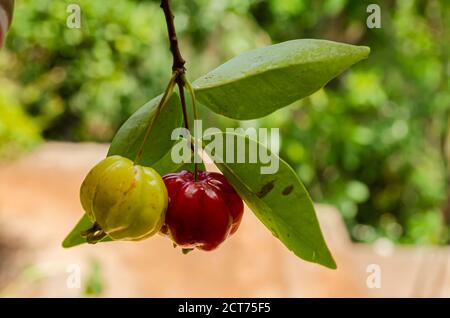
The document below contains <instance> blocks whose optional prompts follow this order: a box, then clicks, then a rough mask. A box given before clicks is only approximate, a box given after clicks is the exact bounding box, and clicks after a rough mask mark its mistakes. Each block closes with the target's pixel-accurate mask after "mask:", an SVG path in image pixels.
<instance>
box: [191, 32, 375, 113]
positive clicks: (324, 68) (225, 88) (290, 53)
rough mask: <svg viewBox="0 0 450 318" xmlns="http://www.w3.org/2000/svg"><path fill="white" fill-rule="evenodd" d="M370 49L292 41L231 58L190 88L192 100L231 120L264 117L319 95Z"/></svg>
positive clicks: (308, 40) (335, 43) (329, 42)
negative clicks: (331, 81)
mask: <svg viewBox="0 0 450 318" xmlns="http://www.w3.org/2000/svg"><path fill="white" fill-rule="evenodd" d="M369 52H370V48H368V47H365V46H354V45H349V44H344V43H337V42H331V41H326V40H313V39H303V40H293V41H288V42H283V43H279V44H275V45H271V46H268V47H264V48H260V49H256V50H253V51H249V52H246V53H243V54H241V55H238V56H236V57H234V58H233V59H231V60H229V61H228V62H226V63H225V64H222V65H221V66H219V67H218V68H216V69H215V70H213V71H211V72H209V73H208V74H206V75H204V76H203V77H201V78H199V79H197V80H196V81H195V82H194V83H193V87H194V89H195V94H196V97H197V99H198V100H199V101H200V102H201V103H202V104H204V105H205V106H207V107H209V108H210V109H211V110H213V111H214V112H216V113H218V114H221V115H224V116H227V117H230V118H234V119H240V120H245V119H254V118H259V117H263V116H266V115H268V114H270V113H272V112H274V111H275V110H277V109H279V108H282V107H284V106H287V105H289V104H291V103H293V102H295V101H297V100H299V99H301V98H304V97H306V96H308V95H311V94H312V93H314V92H315V91H317V90H319V89H320V88H321V87H323V86H324V85H325V84H326V83H328V82H329V81H330V80H331V79H333V78H334V77H336V76H337V75H339V74H340V73H341V72H342V71H344V70H345V69H347V68H348V67H350V66H351V65H353V64H355V63H357V62H358V61H360V60H362V59H364V58H366V57H367V56H368V55H369Z"/></svg>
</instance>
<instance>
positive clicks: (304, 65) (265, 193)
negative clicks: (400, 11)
mask: <svg viewBox="0 0 450 318" xmlns="http://www.w3.org/2000/svg"><path fill="white" fill-rule="evenodd" d="M369 51H370V50H369V48H367V47H357V46H352V45H348V44H341V43H336V42H330V41H324V40H293V41H288V42H283V43H280V44H276V45H272V46H268V47H264V48H261V49H257V50H252V51H249V52H246V53H244V54H241V55H239V56H237V57H235V58H233V59H231V60H230V61H228V62H226V63H225V64H222V65H221V66H219V67H218V68H216V69H214V70H213V71H211V72H209V73H208V74H206V75H204V76H202V77H200V78H199V79H198V80H196V81H195V82H194V83H193V88H194V90H195V95H196V96H197V98H198V100H199V101H200V102H201V103H203V104H204V105H205V106H206V107H208V108H209V109H211V110H213V111H214V112H215V113H218V114H222V115H224V116H226V117H229V118H232V119H255V118H260V117H264V116H266V115H267V114H270V113H272V112H274V111H276V110H277V109H280V108H283V107H285V106H287V105H289V104H291V103H292V102H294V101H296V100H299V99H301V98H304V97H306V96H308V95H310V94H312V93H314V92H315V91H317V90H318V89H320V88H321V87H322V86H324V85H325V84H326V83H328V82H329V81H330V80H331V79H332V78H334V77H335V76H337V75H339V74H340V73H341V72H342V71H343V70H345V69H346V68H348V67H350V66H351V65H353V64H354V63H356V62H358V61H360V60H362V59H364V58H365V57H367V55H368V54H369ZM161 98H163V97H162V96H158V97H156V98H154V99H152V100H151V101H150V102H149V103H148V104H146V105H145V106H143V107H142V108H141V109H139V110H138V111H137V112H136V113H135V114H134V115H132V116H131V117H130V118H129V119H128V120H127V121H126V122H125V124H124V125H123V126H122V127H121V128H120V130H119V131H118V133H117V135H116V136H115V137H114V139H113V141H112V143H111V147H110V150H109V153H108V154H109V155H121V156H124V157H128V158H130V159H134V158H135V157H136V153H137V152H138V151H139V148H140V144H141V143H142V142H143V141H144V140H145V138H144V135H145V133H146V131H147V127H151V128H152V130H151V132H150V138H149V140H148V141H147V143H146V144H145V146H144V154H143V156H142V157H141V160H140V161H139V163H141V164H143V165H145V166H151V167H153V168H154V169H155V170H157V171H158V172H159V173H160V174H161V175H164V174H166V173H169V172H174V171H176V170H177V169H178V168H179V167H177V166H176V165H175V164H174V162H173V161H172V158H171V156H170V155H169V154H170V149H171V147H172V146H173V145H174V143H175V141H173V140H172V139H171V133H172V131H173V130H174V129H175V128H178V127H180V126H181V124H182V116H183V115H182V111H181V104H180V99H179V97H178V95H176V94H173V95H170V98H169V99H168V101H167V103H165V104H162V105H163V106H162V110H161V113H160V112H159V109H160V108H159V107H161V106H160V100H161ZM163 100H165V99H163ZM150 123H154V125H153V124H152V126H148V125H150ZM227 134H228V133H227ZM227 134H225V133H223V132H222V133H218V134H215V135H213V136H210V138H207V139H206V140H210V142H211V143H212V142H214V140H215V139H216V138H220V140H224V139H225V138H227V137H231V138H233V139H234V140H235V142H234V145H233V147H234V148H233V149H232V150H231V149H226V147H228V145H229V144H228V143H223V147H224V149H221V150H222V151H218V150H217V149H215V150H214V151H215V155H216V156H217V155H218V154H219V153H221V154H222V156H223V155H224V154H227V158H228V155H229V154H230V153H232V154H234V156H236V155H237V154H238V152H242V151H246V152H247V153H246V154H245V157H244V158H249V157H250V156H249V153H248V152H250V151H251V149H255V147H254V146H257V148H256V149H258V148H263V147H264V146H263V145H261V144H257V142H256V141H254V140H252V139H249V138H248V137H246V136H243V135H237V134H231V135H229V136H226V135H227ZM196 137H198V136H196ZM206 144H208V142H206ZM242 144H244V145H246V146H244V147H239V148H238V145H242ZM253 145H254V146H253ZM207 149H208V147H205V150H206V151H207ZM216 150H217V151H216ZM260 152H261V150H260ZM271 156H272V157H273V159H274V160H277V161H280V159H279V158H278V157H277V156H276V155H275V154H273V153H271ZM233 162H234V163H233ZM216 164H217V166H218V167H219V169H220V170H221V171H222V173H223V174H224V175H225V176H226V177H227V179H228V181H229V182H230V183H231V184H232V185H233V186H234V188H235V189H236V191H237V192H238V193H239V195H240V196H241V197H242V198H243V199H244V201H245V202H246V203H247V205H248V206H249V207H250V209H251V210H252V211H253V212H254V213H255V214H256V216H257V217H258V218H259V219H260V220H261V222H263V223H264V225H266V227H267V228H268V229H269V230H270V231H271V232H272V233H273V235H274V236H275V237H277V238H279V239H280V240H281V241H282V242H283V243H284V245H285V246H286V247H287V248H289V249H290V250H292V251H293V252H294V253H295V254H296V255H297V256H299V257H301V258H303V259H305V260H308V261H311V262H315V263H319V264H322V265H324V266H327V267H331V268H336V264H335V262H334V260H333V257H332V256H331V254H330V252H329V250H328V248H327V246H326V243H325V241H324V239H323V236H322V233H321V231H320V227H319V223H318V221H317V218H316V215H315V211H314V207H313V204H312V201H311V199H310V197H309V194H308V192H307V191H306V190H305V188H304V186H303V184H302V182H301V181H300V179H299V178H298V176H297V175H296V174H295V172H294V171H293V170H292V168H291V167H290V166H289V165H288V164H287V163H286V162H284V161H282V160H281V162H280V164H279V169H278V171H276V172H275V173H273V174H267V175H264V174H261V171H260V169H261V165H262V163H261V162H260V161H259V162H257V163H251V162H248V161H247V162H245V163H237V160H235V159H234V158H233V160H231V162H230V160H229V159H228V160H225V158H224V157H222V158H219V161H218V162H216ZM87 226H89V227H90V226H92V224H89V222H88V219H87V217H86V216H84V217H83V218H82V220H81V221H80V222H79V223H78V224H77V225H76V227H75V228H74V229H73V230H72V232H71V233H69V235H68V237H67V238H66V239H65V241H64V242H63V246H65V247H71V246H74V245H78V244H80V243H85V241H86V240H85V238H83V237H82V236H81V235H80V233H81V232H82V231H84V230H86V227H87Z"/></svg>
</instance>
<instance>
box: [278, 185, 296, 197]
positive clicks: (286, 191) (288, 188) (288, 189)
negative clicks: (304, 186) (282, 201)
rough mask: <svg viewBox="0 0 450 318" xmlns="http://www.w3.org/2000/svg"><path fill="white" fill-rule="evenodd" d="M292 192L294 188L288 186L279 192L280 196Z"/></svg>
mask: <svg viewBox="0 0 450 318" xmlns="http://www.w3.org/2000/svg"><path fill="white" fill-rule="evenodd" d="M292 190H294V186H293V185H292V184H291V185H288V186H287V187H286V188H284V189H283V191H282V192H281V194H282V195H288V194H289V193H291V192H292Z"/></svg>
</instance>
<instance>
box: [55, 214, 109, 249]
mask: <svg viewBox="0 0 450 318" xmlns="http://www.w3.org/2000/svg"><path fill="white" fill-rule="evenodd" d="M93 225H94V224H93V223H92V222H91V220H89V218H88V216H87V215H86V214H85V215H83V217H82V218H81V219H80V221H78V223H77V225H75V227H74V228H73V230H72V231H71V232H70V233H69V235H67V237H66V238H65V239H64V241H63V243H62V246H63V247H64V248H69V247H74V246H77V245H80V244H84V243H87V242H86V239H85V238H84V237H82V236H81V235H80V232H82V231H86V230H89V229H90V228H91V227H92V226H93ZM108 241H111V239H110V238H109V237H108V236H106V237H105V238H104V239H103V240H101V241H100V242H108Z"/></svg>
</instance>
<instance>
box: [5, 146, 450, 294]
mask: <svg viewBox="0 0 450 318" xmlns="http://www.w3.org/2000/svg"><path fill="white" fill-rule="evenodd" d="M106 151H107V146H106V145H97V144H67V143H47V144H45V145H43V146H41V147H40V148H39V149H37V150H36V151H34V152H33V153H31V154H30V155H28V156H25V157H23V158H22V159H20V160H19V161H16V162H14V163H3V164H1V165H0V296H13V297H15V296H24V297H52V296H53V297H59V296H61V297H65V296H68V297H79V296H83V288H81V289H78V288H68V287H67V284H66V281H67V280H68V278H69V276H70V272H68V270H69V269H70V268H71V265H73V264H75V265H79V266H80V268H81V279H82V281H83V282H85V281H86V280H87V279H88V278H87V277H88V276H89V273H90V271H91V264H92V261H93V260H95V261H96V262H98V264H99V265H100V268H101V271H100V277H101V280H102V282H103V285H104V291H103V293H102V294H101V296H105V297H108V296H116V297H410V296H414V297H430V296H434V297H449V296H450V274H449V273H448V272H449V262H448V260H449V256H450V254H449V252H450V249H449V248H447V247H441V248H437V247H421V248H419V247H404V246H402V247H398V246H393V245H391V244H389V242H388V241H378V242H377V243H376V244H374V245H371V246H368V245H363V244H353V243H351V242H350V240H349V237H348V234H347V232H346V229H345V226H344V224H343V222H342V219H341V217H340V215H339V214H338V212H337V211H336V210H335V209H334V208H332V207H328V206H322V205H318V206H317V210H318V214H319V218H320V222H321V226H322V228H323V231H324V234H325V237H326V239H327V242H328V243H329V246H330V248H331V250H332V252H333V254H334V256H335V258H336V261H337V264H338V269H337V270H329V269H326V268H322V267H320V266H318V265H315V264H309V263H306V262H303V261H302V260H300V259H298V258H297V257H296V256H294V255H293V254H292V253H291V252H289V251H288V250H287V249H286V248H285V247H284V246H283V245H282V244H281V243H280V242H279V241H278V240H277V239H275V238H274V237H273V236H272V235H271V234H270V232H269V231H268V230H266V229H265V228H264V226H263V225H262V224H261V223H260V222H259V221H258V220H257V219H256V218H255V217H254V216H253V214H252V212H251V211H249V210H246V212H245V215H244V220H243V223H242V225H241V227H240V229H239V231H238V232H237V233H236V234H235V235H234V236H233V237H232V238H230V239H229V240H228V241H226V242H225V243H224V244H223V245H222V246H221V247H220V248H219V249H218V250H217V251H214V252H210V253H206V252H199V251H194V252H192V253H190V254H188V255H183V254H182V253H181V252H180V250H179V249H174V248H173V247H172V244H171V242H170V241H169V240H168V239H166V238H163V237H160V236H156V237H153V238H151V239H148V240H145V241H143V242H138V243H135V242H114V243H105V244H98V245H95V246H87V245H84V246H80V247H76V248H72V249H63V248H62V247H61V241H62V239H63V238H64V236H65V235H66V234H67V233H68V231H69V230H70V229H71V228H72V227H73V225H74V224H75V223H76V222H77V221H78V219H79V218H80V217H81V215H82V209H81V207H80V204H79V201H78V190H79V185H80V184H81V182H82V180H83V178H84V176H85V174H86V173H87V171H88V170H89V169H90V168H91V167H92V166H93V165H94V164H95V163H96V162H98V161H99V160H101V159H102V158H103V157H104V156H105V154H106ZM371 264H375V266H379V268H380V270H381V286H380V288H369V287H368V285H367V280H368V278H369V280H370V277H371V272H368V269H370V265H371ZM368 266H369V267H368Z"/></svg>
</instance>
